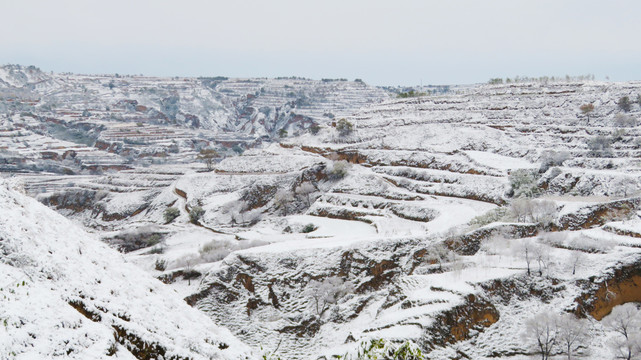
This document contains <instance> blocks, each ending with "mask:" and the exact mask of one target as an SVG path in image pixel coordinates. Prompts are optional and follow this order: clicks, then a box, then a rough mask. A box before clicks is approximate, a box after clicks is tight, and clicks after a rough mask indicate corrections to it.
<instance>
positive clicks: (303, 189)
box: [294, 182, 316, 206]
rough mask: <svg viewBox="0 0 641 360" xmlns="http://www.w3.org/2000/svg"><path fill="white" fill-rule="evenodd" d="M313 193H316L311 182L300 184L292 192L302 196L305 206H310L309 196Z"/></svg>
mask: <svg viewBox="0 0 641 360" xmlns="http://www.w3.org/2000/svg"><path fill="white" fill-rule="evenodd" d="M315 191H316V188H315V187H314V185H313V184H312V183H311V182H304V183H301V184H300V185H298V186H297V187H296V189H295V190H294V192H295V193H296V194H297V195H300V196H302V197H303V198H304V199H305V200H306V202H307V206H309V205H311V202H312V201H311V197H310V195H311V194H312V193H313V192H315Z"/></svg>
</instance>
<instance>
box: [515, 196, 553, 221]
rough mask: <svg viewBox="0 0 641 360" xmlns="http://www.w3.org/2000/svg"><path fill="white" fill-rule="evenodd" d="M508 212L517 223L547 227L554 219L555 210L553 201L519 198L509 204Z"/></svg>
mask: <svg viewBox="0 0 641 360" xmlns="http://www.w3.org/2000/svg"><path fill="white" fill-rule="evenodd" d="M510 212H511V213H512V215H513V216H514V218H515V219H516V221H518V222H533V223H540V224H544V225H547V224H550V223H552V222H553V221H554V220H555V219H556V215H557V208H556V204H555V203H554V201H550V200H531V199H527V198H519V199H514V200H513V201H512V203H511V204H510Z"/></svg>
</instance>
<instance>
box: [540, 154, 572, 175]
mask: <svg viewBox="0 0 641 360" xmlns="http://www.w3.org/2000/svg"><path fill="white" fill-rule="evenodd" d="M570 157H571V155H570V153H569V152H567V151H552V150H546V151H544V152H543V153H542V154H541V167H540V168H539V172H540V173H544V172H546V171H548V169H549V168H550V167H552V166H561V165H563V163H564V162H565V161H566V160H569V159H570Z"/></svg>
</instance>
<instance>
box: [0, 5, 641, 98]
mask: <svg viewBox="0 0 641 360" xmlns="http://www.w3.org/2000/svg"><path fill="white" fill-rule="evenodd" d="M0 34H2V35H1V36H0V64H6V63H20V64H23V65H36V66H38V67H40V68H41V69H43V70H47V71H49V70H52V71H57V72H62V71H69V72H76V73H121V74H141V73H142V74H145V75H167V76H173V75H178V76H214V75H224V76H231V77H275V76H294V75H295V76H304V77H310V78H315V79H320V78H338V77H344V78H348V79H354V78H362V79H363V80H365V81H366V82H367V83H370V84H374V85H417V84H419V83H421V82H422V83H423V84H457V83H474V82H486V81H487V80H488V79H489V78H491V77H507V76H509V77H512V76H515V75H519V76H542V75H549V76H552V75H554V76H564V75H566V74H570V75H581V74H594V75H595V76H596V77H597V79H604V78H605V77H606V76H609V78H610V79H611V80H641V46H639V43H640V42H641V1H639V0H609V1H603V0H600V1H597V0H493V1H492V0H486V1H481V0H438V1H432V0H423V1H420V0H396V1H392V0H387V1H379V0H322V1H316V0H224V1H219V0H211V1H205V0H202V1H201V0H175V1H168V0H99V1H97V0H57V1H53V0H0Z"/></svg>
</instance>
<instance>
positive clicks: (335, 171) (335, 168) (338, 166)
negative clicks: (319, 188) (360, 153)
mask: <svg viewBox="0 0 641 360" xmlns="http://www.w3.org/2000/svg"><path fill="white" fill-rule="evenodd" d="M350 167H351V165H350V163H348V162H347V161H345V160H338V161H333V162H332V167H331V168H328V169H327V171H326V174H327V177H328V178H329V179H330V180H340V179H342V178H344V177H345V176H346V175H347V173H348V172H349V168H350Z"/></svg>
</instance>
